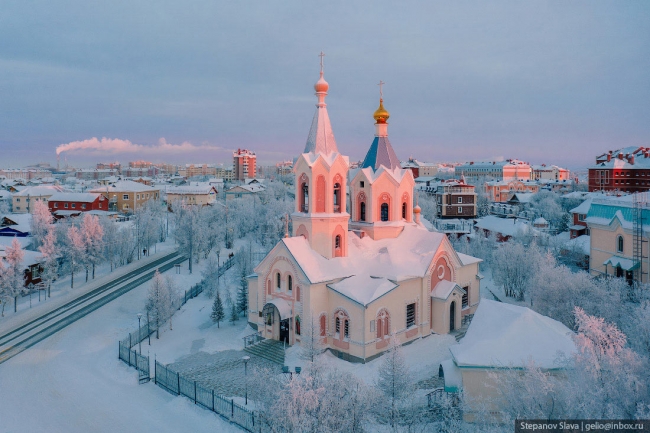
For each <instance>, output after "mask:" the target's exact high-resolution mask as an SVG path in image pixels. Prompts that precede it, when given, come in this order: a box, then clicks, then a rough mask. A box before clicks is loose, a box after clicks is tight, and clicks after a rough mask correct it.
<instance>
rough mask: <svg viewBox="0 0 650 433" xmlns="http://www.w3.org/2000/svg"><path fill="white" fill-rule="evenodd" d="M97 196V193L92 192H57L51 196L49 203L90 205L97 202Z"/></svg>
mask: <svg viewBox="0 0 650 433" xmlns="http://www.w3.org/2000/svg"><path fill="white" fill-rule="evenodd" d="M99 196H100V194H99V193H92V192H58V193H56V194H53V195H52V197H50V199H49V201H67V202H78V203H92V202H94V201H95V200H97V197H99Z"/></svg>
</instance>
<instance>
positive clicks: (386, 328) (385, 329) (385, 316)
mask: <svg viewBox="0 0 650 433" xmlns="http://www.w3.org/2000/svg"><path fill="white" fill-rule="evenodd" d="M375 320H376V322H375V323H376V326H375V328H376V331H377V338H379V339H382V338H384V337H385V336H388V335H390V312H389V311H388V309H386V308H382V309H381V310H379V311H378V312H377V316H376V319H375Z"/></svg>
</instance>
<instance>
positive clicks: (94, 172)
mask: <svg viewBox="0 0 650 433" xmlns="http://www.w3.org/2000/svg"><path fill="white" fill-rule="evenodd" d="M118 174H119V170H118V169H116V168H95V169H93V168H82V169H80V170H77V171H76V172H75V177H76V178H77V179H83V180H100V179H104V178H106V177H110V176H117V175H118Z"/></svg>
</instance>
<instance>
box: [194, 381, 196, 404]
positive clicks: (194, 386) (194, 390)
mask: <svg viewBox="0 0 650 433" xmlns="http://www.w3.org/2000/svg"><path fill="white" fill-rule="evenodd" d="M194 404H196V380H195V381H194Z"/></svg>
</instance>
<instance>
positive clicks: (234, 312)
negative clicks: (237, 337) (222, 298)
mask: <svg viewBox="0 0 650 433" xmlns="http://www.w3.org/2000/svg"><path fill="white" fill-rule="evenodd" d="M238 319H239V314H238V312H237V304H235V303H234V302H231V303H230V323H232V324H233V325H234V324H235V322H236V321H237V320H238Z"/></svg>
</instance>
